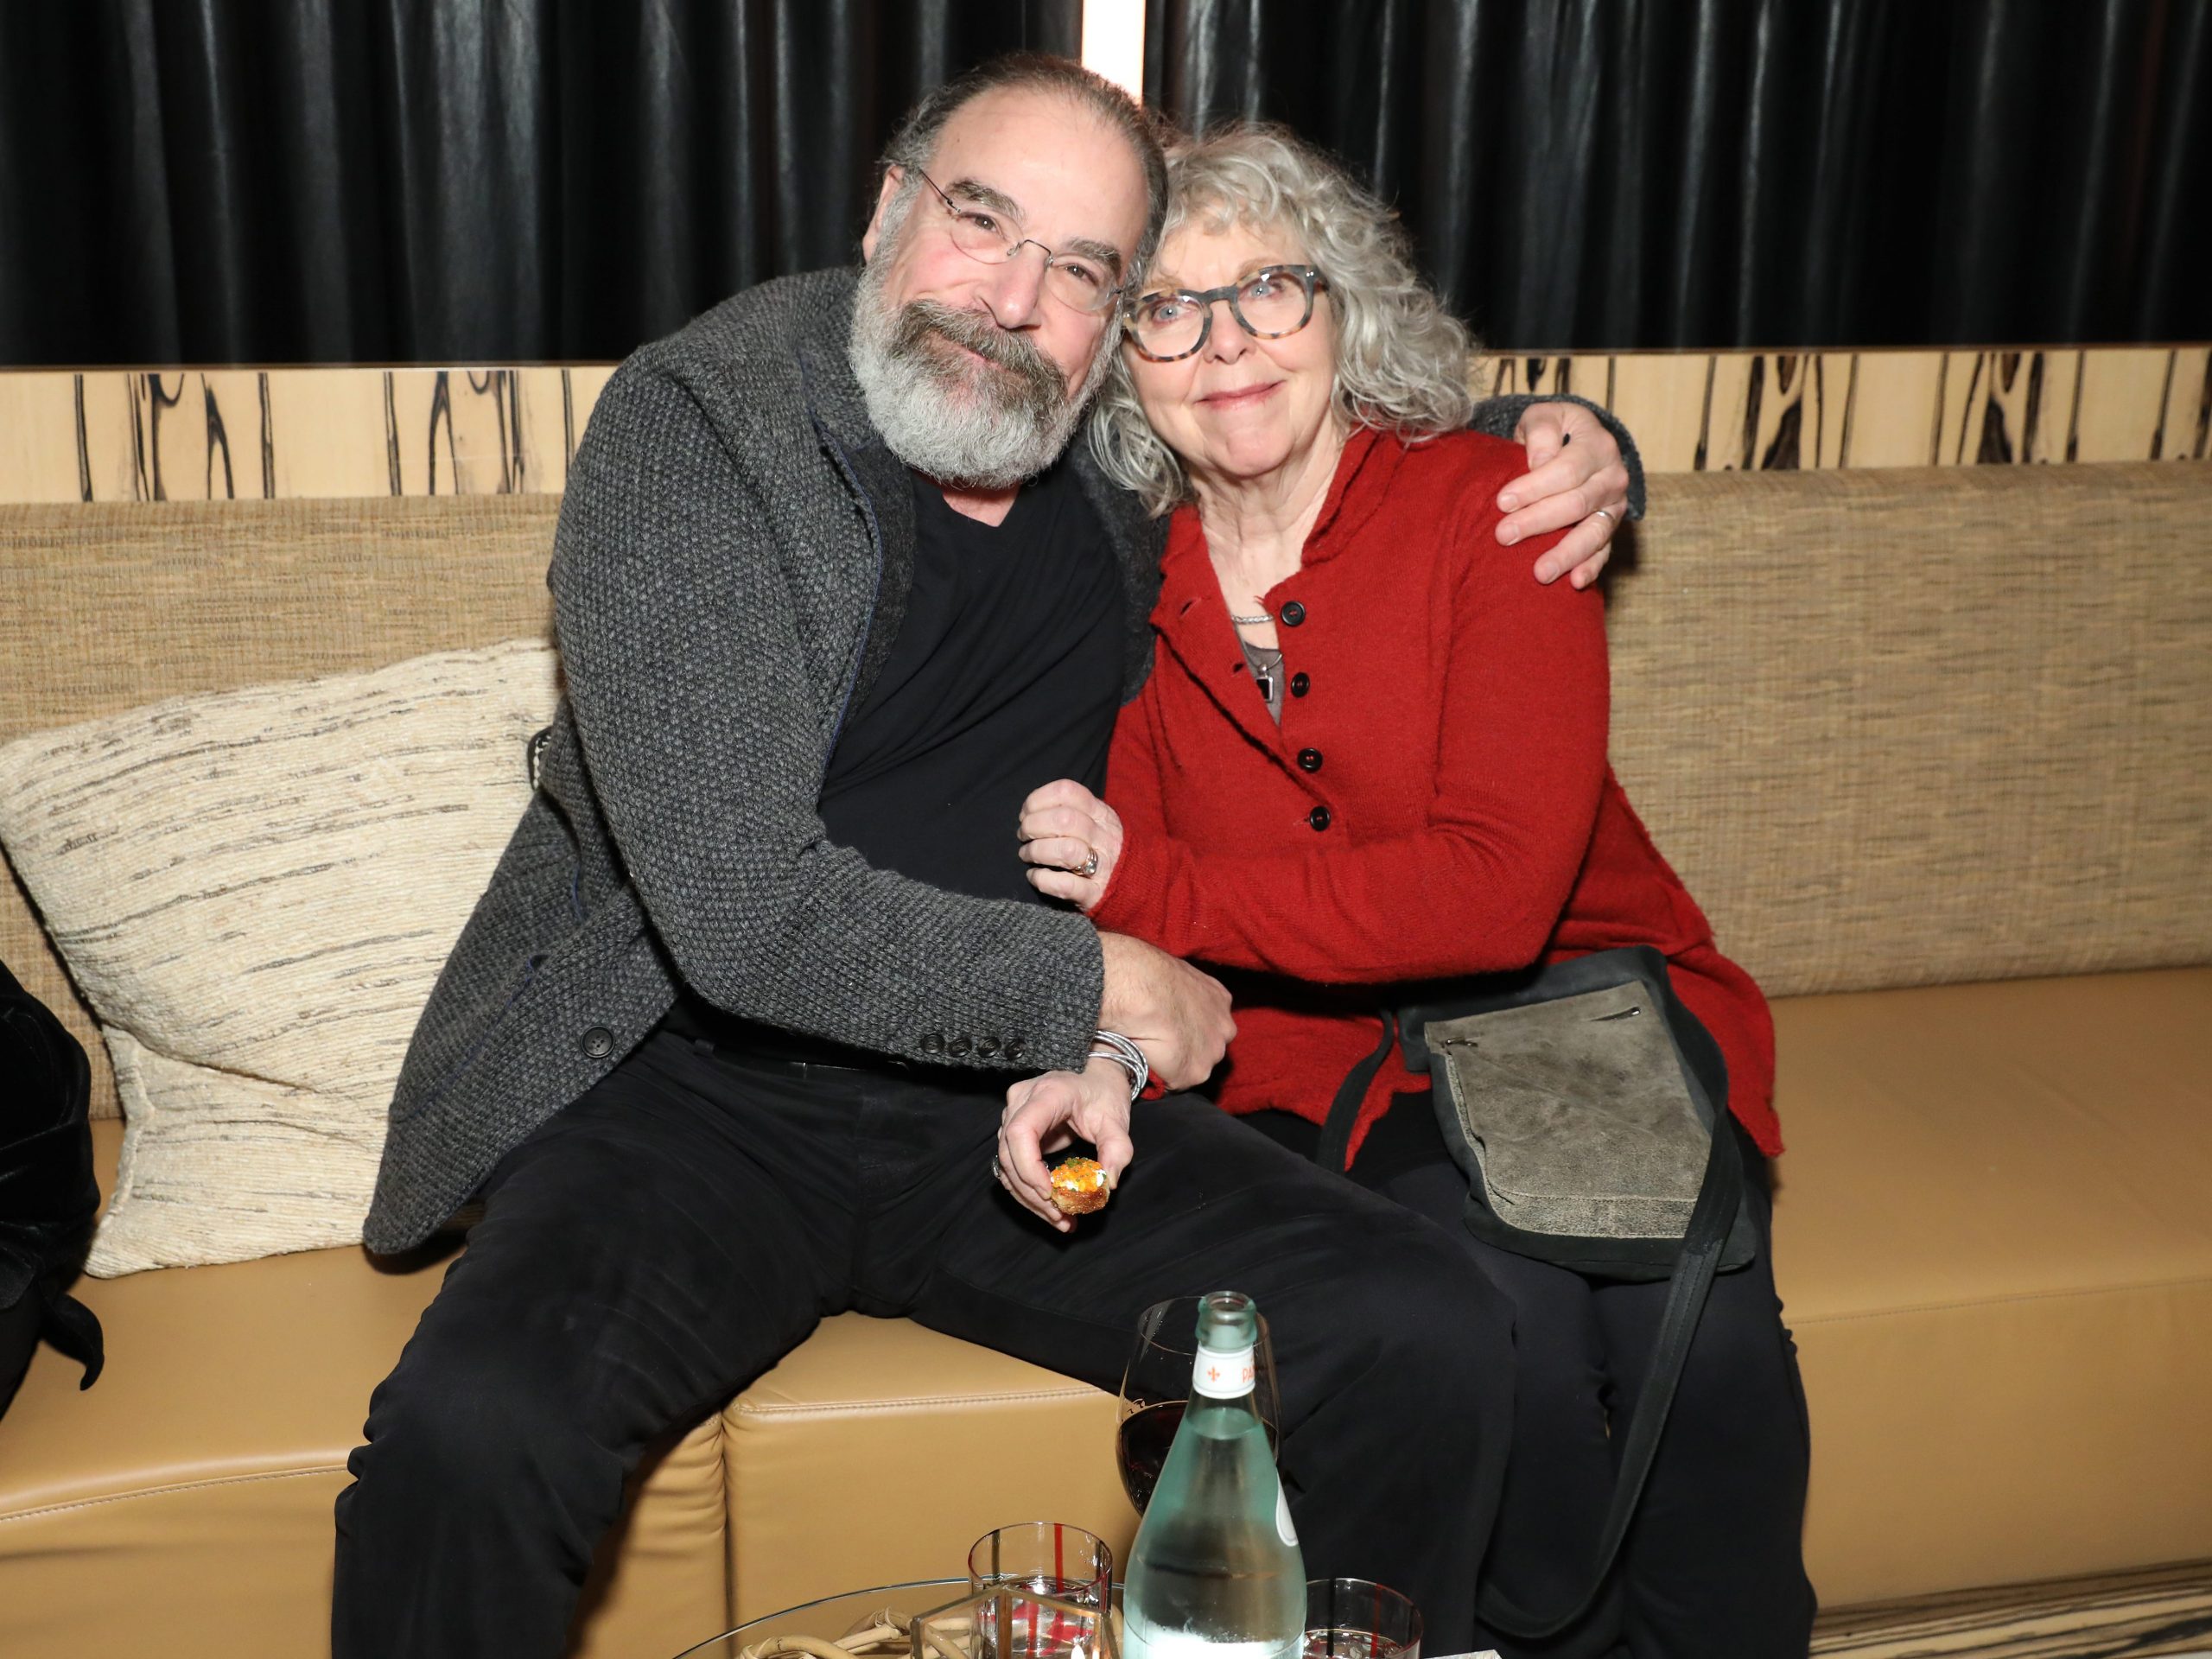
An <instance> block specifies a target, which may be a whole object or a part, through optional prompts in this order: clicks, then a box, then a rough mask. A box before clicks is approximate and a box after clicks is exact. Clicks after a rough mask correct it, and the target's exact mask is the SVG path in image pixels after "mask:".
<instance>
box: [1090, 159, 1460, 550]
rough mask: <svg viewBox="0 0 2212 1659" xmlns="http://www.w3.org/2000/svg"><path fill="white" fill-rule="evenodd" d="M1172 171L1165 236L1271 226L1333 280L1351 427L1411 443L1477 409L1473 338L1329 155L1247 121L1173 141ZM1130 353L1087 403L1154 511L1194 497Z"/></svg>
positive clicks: (1388, 217)
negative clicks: (1146, 402)
mask: <svg viewBox="0 0 2212 1659" xmlns="http://www.w3.org/2000/svg"><path fill="white" fill-rule="evenodd" d="M1167 179H1168V200H1167V217H1166V221H1165V222H1164V223H1163V224H1162V225H1161V226H1160V238H1159V240H1160V242H1165V241H1166V238H1168V237H1169V236H1170V235H1172V234H1173V232H1175V231H1176V230H1178V229H1179V228H1180V227H1181V226H1185V225H1188V224H1193V223H1195V224H1197V225H1198V226H1201V227H1202V228H1205V229H1207V230H1216V231H1220V230H1227V229H1228V228H1229V227H1230V226H1232V225H1244V226H1255V227H1260V228H1275V229H1280V230H1281V231H1282V232H1286V233H1287V236H1288V238H1290V239H1291V240H1292V241H1294V242H1295V243H1297V244H1298V247H1297V248H1296V249H1288V248H1287V249H1285V250H1284V251H1285V253H1286V254H1290V253H1295V252H1302V253H1303V254H1304V256H1305V257H1306V262H1307V263H1308V264H1312V265H1313V266H1314V267H1316V268H1317V269H1318V270H1319V271H1320V272H1321V274H1322V275H1323V276H1325V277H1327V278H1328V279H1329V288H1328V298H1327V303H1328V304H1329V305H1330V306H1332V308H1334V321H1335V323H1336V358H1337V361H1336V388H1335V391H1334V393H1333V395H1332V403H1333V404H1334V406H1335V410H1336V413H1337V416H1338V418H1339V419H1340V420H1342V421H1343V422H1344V424H1345V425H1346V426H1347V427H1348V428H1351V429H1357V428H1359V427H1363V426H1374V427H1381V428H1383V429H1385V430H1387V431H1391V432H1395V433H1397V434H1399V435H1402V436H1403V437H1407V438H1410V439H1413V440H1415V441H1416V442H1417V441H1419V440H1421V439H1422V438H1428V437H1434V436H1435V435H1438V434H1439V433H1443V432H1455V431H1457V430H1459V429H1460V428H1461V427H1464V426H1465V425H1466V423H1467V421H1468V418H1469V416H1471V415H1472V414H1473V412H1474V399H1473V397H1472V395H1471V393H1470V392H1469V391H1468V390H1467V375H1468V370H1469V366H1470V365H1469V354H1470V353H1471V351H1472V350H1473V347H1474V340H1473V337H1472V336H1471V334H1469V332H1468V330H1467V328H1466V326H1465V324H1463V323H1462V322H1460V321H1459V319H1457V318H1456V317H1454V316H1452V314H1451V313H1450V312H1448V311H1446V309H1445V308H1444V307H1443V305H1442V304H1441V303H1440V302H1439V301H1438V299H1437V297H1436V296H1435V294H1434V293H1433V291H1432V290H1431V289H1429V287H1428V285H1427V283H1423V282H1422V281H1421V278H1420V277H1419V276H1418V275H1416V274H1415V272H1414V264H1413V247H1412V239H1411V238H1409V237H1408V236H1407V234H1406V232H1405V229H1404V227H1403V226H1401V225H1400V224H1399V223H1398V219H1397V215H1396V214H1395V213H1392V212H1391V211H1390V210H1389V208H1388V207H1384V206H1383V203H1382V202H1380V201H1379V200H1376V198H1375V196H1374V195H1372V194H1370V193H1369V192H1368V191H1366V190H1363V189H1362V188H1360V187H1359V186H1358V185H1357V184H1356V183H1354V182H1353V181H1352V178H1351V175H1350V174H1348V173H1346V172H1345V171H1344V168H1343V167H1342V166H1341V165H1340V164H1338V162H1336V161H1335V160H1333V159H1332V158H1331V157H1330V156H1327V155H1325V154H1324V153H1323V152H1322V151H1320V150H1319V149H1315V148H1314V147H1313V145H1311V144H1308V143H1305V142H1304V141H1303V140H1302V139H1300V138H1297V137H1294V136H1293V135H1292V134H1291V133H1290V132H1289V131H1287V130H1286V129H1284V128H1282V127H1279V126H1273V125H1268V124H1258V123H1249V124H1239V125H1236V126H1233V127H1226V128H1221V129H1217V130H1215V131H1213V132H1211V133H1209V134H1208V135H1207V136H1205V137H1202V138H1195V139H1188V140H1185V141H1184V142H1183V143H1179V144H1177V145H1175V146H1173V148H1171V149H1169V151H1168V153H1167ZM1157 245H1158V244H1157V243H1156V244H1155V246H1157ZM1146 275H1147V276H1148V275H1149V273H1148V272H1147V273H1146ZM1141 286H1142V283H1141V280H1140V282H1139V283H1135V284H1132V286H1131V292H1132V293H1135V292H1137V291H1140V290H1141ZM1215 326H1216V327H1224V326H1226V327H1235V326H1236V325H1235V324H1234V323H1230V322H1226V321H1225V320H1220V321H1217V323H1216V325H1215ZM1128 349H1129V348H1128V347H1123V348H1122V349H1120V350H1116V352H1115V360H1114V365H1113V367H1112V369H1111V370H1110V371H1109V373H1108V374H1107V377H1106V381H1105V384H1104V385H1103V387H1102V388H1101V389H1100V391H1099V394H1098V401H1097V403H1096V405H1094V407H1093V408H1092V410H1091V414H1090V448H1091V453H1092V454H1094V455H1095V456H1096V458H1097V460H1098V463H1099V465H1100V466H1101V467H1103V469H1104V470H1105V472H1106V474H1107V476H1109V478H1111V479H1113V480H1115V481H1116V483H1118V484H1120V485H1122V486H1124V487H1125V488H1128V489H1131V490H1135V492H1136V493H1137V495H1138V496H1139V498H1140V499H1142V500H1143V502H1144V504H1145V508H1146V510H1147V512H1151V513H1152V514H1153V515H1154V517H1157V516H1159V515H1160V514H1161V513H1164V512H1169V511H1171V510H1172V509H1173V508H1174V507H1175V506H1176V505H1178V504H1179V503H1181V502H1183V501H1185V500H1187V499H1189V498H1190V493H1191V486H1190V480H1189V478H1188V476H1187V475H1186V474H1185V473H1184V470H1183V464H1182V462H1181V461H1179V460H1177V459H1176V456H1175V453H1174V451H1173V450H1172V449H1170V448H1168V447H1167V446H1166V444H1165V443H1162V442H1160V438H1159V436H1158V435H1156V434H1155V433H1154V431H1153V429H1152V427H1151V424H1150V423H1148V422H1147V420H1146V419H1145V417H1144V409H1143V406H1142V405H1141V404H1139V403H1138V402H1137V395H1136V387H1135V384H1134V382H1133V381H1132V380H1131V378H1130V376H1129V368H1128V358H1127V352H1128Z"/></svg>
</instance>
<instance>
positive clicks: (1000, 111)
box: [929, 88, 1145, 254]
mask: <svg viewBox="0 0 2212 1659" xmlns="http://www.w3.org/2000/svg"><path fill="white" fill-rule="evenodd" d="M1039 124H1050V125H1051V126H1052V128H1054V129H1056V131H1055V132H1054V133H1053V135H1052V136H1053V137H1054V138H1055V139H1058V141H1059V142H1058V143H1055V144H1053V145H1052V146H1050V148H1049V149H1047V150H1046V151H1045V152H1044V153H1041V154H1040V149H1039V144H1038V142H1037V138H1038V133H1037V128H1038V125H1039ZM929 171H930V175H931V177H932V178H934V179H936V180H937V181H938V185H939V186H940V187H941V188H944V190H945V191H946V192H947V193H948V194H951V195H955V196H962V195H964V196H966V197H968V198H969V199H970V200H975V201H976V202H977V203H979V204H980V205H983V206H987V207H991V208H994V209H995V210H996V211H997V212H999V213H1006V214H1011V215H1013V216H1014V217H1016V218H1018V219H1020V220H1021V222H1022V223H1023V224H1024V225H1025V226H1029V227H1030V228H1031V229H1035V228H1037V227H1039V226H1041V225H1044V224H1046V223H1047V222H1050V223H1051V224H1052V226H1053V227H1054V228H1056V229H1057V230H1058V232H1060V234H1061V235H1062V236H1063V237H1064V238H1083V239H1086V240H1089V241H1091V242H1095V243H1097V244H1099V245H1102V246H1104V247H1109V248H1119V249H1121V251H1122V252H1123V253H1124V254H1126V253H1127V252H1128V251H1130V250H1129V248H1128V245H1127V244H1128V239H1129V238H1128V227H1127V226H1122V225H1116V223H1114V219H1115V214H1114V213H1113V211H1112V208H1113V206H1114V205H1115V204H1112V203H1110V202H1108V201H1104V200H1101V198H1102V196H1103V195H1107V194H1110V193H1111V192H1112V190H1113V188H1114V187H1115V186H1116V185H1117V184H1127V185H1133V186H1134V187H1135V200H1134V202H1133V203H1132V204H1130V205H1131V206H1132V207H1133V208H1134V210H1135V212H1137V213H1140V214H1141V213H1142V212H1143V203H1144V190H1145V181H1144V173H1143V168H1142V167H1141V165H1140V164H1139V162H1138V161H1137V158H1136V156H1135V151H1134V150H1133V149H1132V148H1131V146H1130V144H1129V141H1128V137H1126V136H1125V135H1123V134H1122V133H1121V132H1119V131H1118V130H1116V129H1115V128H1113V127H1112V126H1110V125H1109V124H1107V122H1106V121H1105V120H1104V119H1103V118H1101V117H1100V116H1099V115H1098V114H1097V113H1096V111H1091V110H1088V109H1085V108H1084V107H1083V106H1082V105H1079V104H1077V103H1076V102H1074V101H1073V100H1071V99H1066V98H1061V97H1048V96H1044V95H1041V94H1038V93H1034V92H1027V91H1026V90H1024V89H1020V88H1009V89H1006V90H1003V91H995V92H985V93H983V94H982V95H981V96H980V97H978V98H976V99H971V100H970V101H969V103H967V104H965V105H962V106H961V107H960V108H959V109H958V110H957V111H954V112H953V115H952V118H951V119H950V120H949V121H947V122H946V123H945V124H944V131H943V132H941V133H940V134H939V135H938V142H937V145H936V149H935V154H934V155H933V156H932V157H931V162H930V167H929Z"/></svg>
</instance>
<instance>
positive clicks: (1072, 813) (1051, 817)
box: [1020, 778, 1122, 915]
mask: <svg viewBox="0 0 2212 1659" xmlns="http://www.w3.org/2000/svg"><path fill="white" fill-rule="evenodd" d="M1020 836H1021V861H1022V862H1023V863H1025V864H1027V865H1029V866H1030V867H1031V868H1030V871H1029V885H1030V886H1031V887H1034V888H1036V889H1037V891H1038V892H1039V893H1045V894H1047V895H1049V896H1050V897H1052V898H1054V899H1069V900H1071V902H1072V903H1074V904H1075V905H1076V906H1077V907H1078V908H1080V909H1081V910H1082V911H1083V912H1084V914H1085V915H1088V914H1089V913H1090V912H1091V911H1093V910H1094V909H1096V907H1097V905H1098V901H1099V900H1100V899H1103V898H1104V897H1105V896H1106V884H1107V883H1108V882H1109V881H1111V880H1113V879H1114V866H1115V864H1116V862H1117V861H1119V860H1120V858H1121V856H1122V815H1121V814H1120V813H1118V812H1116V811H1115V810H1114V809H1113V808H1112V807H1110V806H1109V805H1107V804H1106V803H1105V802H1103V801H1102V800H1100V799H1099V798H1097V797H1096V795H1094V794H1092V793H1091V792H1090V791H1089V790H1087V789H1085V788H1084V786H1083V785H1081V784H1078V783H1077V782H1076V781H1075V780H1074V779H1072V778H1063V779H1060V780H1059V781H1058V782H1057V783H1051V784H1046V785H1045V786H1044V787H1043V788H1042V789H1038V790H1033V791H1030V796H1029V798H1028V799H1027V800H1026V801H1024V802H1023V803H1022V804H1021V828H1020Z"/></svg>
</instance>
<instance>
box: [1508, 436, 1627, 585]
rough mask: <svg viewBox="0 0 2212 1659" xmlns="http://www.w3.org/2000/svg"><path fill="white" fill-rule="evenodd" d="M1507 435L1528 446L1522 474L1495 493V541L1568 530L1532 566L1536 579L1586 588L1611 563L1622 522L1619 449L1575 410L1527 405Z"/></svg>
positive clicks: (1624, 513) (1622, 483) (1622, 480)
mask: <svg viewBox="0 0 2212 1659" xmlns="http://www.w3.org/2000/svg"><path fill="white" fill-rule="evenodd" d="M1513 435H1514V436H1515V437H1516V438H1518V439H1520V441H1521V442H1522V443H1525V444H1527V445H1528V446H1529V470H1528V471H1527V472H1525V473H1523V474H1522V475H1521V476H1520V477H1518V478H1516V479H1515V480H1513V481H1512V482H1511V483H1510V484H1508V485H1507V486H1505V487H1504V488H1503V490H1500V491H1499V492H1498V495H1497V505H1498V510H1499V511H1500V512H1503V513H1505V514H1507V515H1508V516H1507V518H1505V520H1504V521H1503V523H1501V524H1499V525H1498V527H1497V539H1498V540H1499V541H1500V542H1502V543H1504V544H1505V545H1506V546H1508V547H1510V546H1512V545H1513V543H1516V542H1518V541H1525V540H1526V539H1527V538H1528V537H1531V536H1541V535H1544V534H1546V533H1547V532H1548V531H1554V530H1558V529H1560V528H1562V527H1563V526H1566V525H1567V524H1572V525H1573V526H1574V528H1573V530H1571V531H1567V534H1566V535H1565V536H1563V537H1560V542H1559V545H1558V546H1556V547H1554V548H1552V549H1550V550H1548V551H1547V552H1546V553H1545V554H1544V556H1543V557H1542V558H1541V559H1539V560H1537V561H1536V580H1537V581H1538V582H1554V581H1557V580H1558V579H1559V578H1560V576H1562V575H1566V576H1567V580H1568V582H1570V583H1571V584H1572V585H1573V586H1574V587H1577V588H1587V587H1588V586H1589V585H1590V584H1591V583H1592V582H1595V581H1597V580H1598V573H1599V571H1601V570H1603V569H1605V561H1606V560H1607V559H1609V558H1611V556H1612V540H1613V532H1614V531H1617V530H1618V529H1619V528H1620V527H1621V520H1622V519H1623V518H1626V517H1627V516H1628V482H1629V480H1628V467H1626V466H1625V465H1624V463H1623V462H1622V461H1621V449H1620V446H1619V445H1618V444H1617V443H1615V442H1613V435H1612V434H1611V433H1610V432H1608V431H1607V430H1605V423H1604V422H1603V421H1601V420H1599V418H1598V417H1597V416H1595V415H1592V413H1591V412H1590V411H1589V410H1586V409H1585V408H1583V407H1582V405H1581V404H1554V403H1547V404H1529V407H1528V408H1527V409H1526V410H1522V415H1521V423H1520V424H1519V425H1518V426H1517V427H1516V428H1515V429H1514V432H1513ZM1570 572H1571V573H1572V574H1571V575H1570V574H1569V573H1570Z"/></svg>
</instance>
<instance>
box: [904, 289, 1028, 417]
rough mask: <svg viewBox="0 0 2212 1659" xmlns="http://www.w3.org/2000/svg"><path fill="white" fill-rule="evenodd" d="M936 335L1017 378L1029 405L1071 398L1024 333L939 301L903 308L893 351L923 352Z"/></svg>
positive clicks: (911, 302) (923, 301)
mask: <svg viewBox="0 0 2212 1659" xmlns="http://www.w3.org/2000/svg"><path fill="white" fill-rule="evenodd" d="M931 334H938V335H942V336H943V337H944V339H946V340H950V341H951V342H952V343H953V344H954V345H956V346H966V347H967V348H968V349H969V351H971V352H973V353H976V355H977V356H978V357H981V358H982V359H983V360H984V361H985V362H987V363H990V364H992V365H995V366H996V367H999V368H1001V369H1005V370H1007V371H1008V372H1010V373H1012V374H1014V375H1015V376H1017V377H1019V378H1020V380H1021V381H1022V383H1023V388H1024V391H1026V393H1027V397H1028V398H1029V400H1031V401H1033V403H1034V404H1036V405H1037V406H1038V407H1039V408H1040V409H1042V410H1050V409H1051V408H1052V407H1053V406H1054V405H1056V404H1058V403H1059V402H1060V401H1061V399H1063V398H1064V397H1065V396H1066V395H1067V388H1066V385H1065V381H1063V379H1062V378H1061V376H1060V372H1059V371H1058V369H1057V368H1055V367H1053V365H1052V362H1051V360H1050V359H1047V358H1046V355H1045V354H1044V353H1042V352H1040V351H1039V350H1038V349H1037V348H1036V346H1033V345H1032V344H1031V343H1030V342H1029V341H1028V340H1027V339H1025V338H1024V337H1023V336H1021V335H1020V334H1009V333H1007V331H1006V330H1005V329H1003V328H1000V327H995V325H993V324H992V323H991V322H990V321H988V319H987V318H984V317H980V316H978V315H976V313H974V312H973V311H957V310H955V309H953V308H952V307H950V306H949V305H941V304H939V303H938V302H937V301H935V300H913V301H910V302H908V303H907V304H906V306H904V307H903V308H900V310H899V330H898V334H897V337H896V338H895V339H894V340H893V342H892V349H893V351H894V352H897V353H900V354H902V355H904V354H907V353H917V352H918V351H919V349H920V347H921V344H922V341H923V340H925V338H926V337H927V336H929V335H931Z"/></svg>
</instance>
